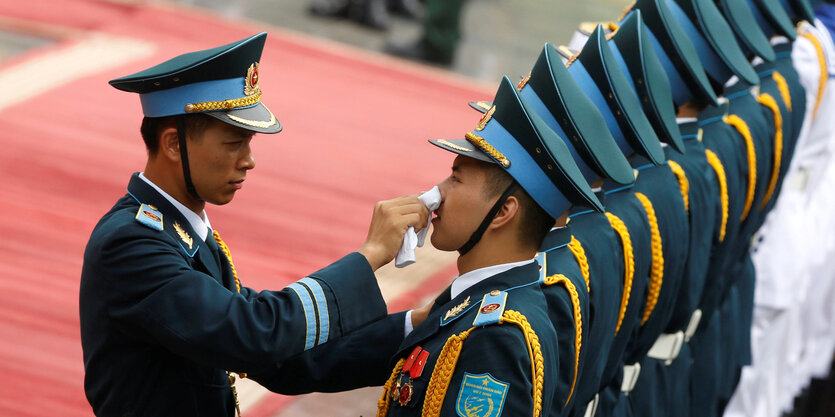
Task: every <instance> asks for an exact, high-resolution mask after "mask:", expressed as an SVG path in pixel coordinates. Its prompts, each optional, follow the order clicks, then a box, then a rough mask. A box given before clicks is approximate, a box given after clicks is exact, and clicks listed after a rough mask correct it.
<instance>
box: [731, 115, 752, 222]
mask: <svg viewBox="0 0 835 417" xmlns="http://www.w3.org/2000/svg"><path fill="white" fill-rule="evenodd" d="M725 123H727V124H729V125H731V126H733V127H734V128H735V129H736V130H737V131H738V132H739V134H740V135H742V138H743V139H744V140H745V148H746V150H747V154H748V191H747V192H746V193H745V207H744V208H743V209H742V216H740V218H739V221H744V220H745V219H746V218H748V212H749V211H750V210H751V204H753V203H754V190H755V189H756V188H757V153H756V151H755V150H754V139H753V138H752V137H751V130H750V129H749V128H748V124H747V123H745V121H744V120H742V118H740V117H739V116H737V115H735V114H732V115H729V116H728V117H726V118H725Z"/></svg>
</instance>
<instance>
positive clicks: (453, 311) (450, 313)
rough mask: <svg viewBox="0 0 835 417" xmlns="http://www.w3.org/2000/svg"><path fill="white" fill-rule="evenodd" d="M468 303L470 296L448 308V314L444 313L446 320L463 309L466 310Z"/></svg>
mask: <svg viewBox="0 0 835 417" xmlns="http://www.w3.org/2000/svg"><path fill="white" fill-rule="evenodd" d="M468 305H470V297H467V298H466V299H465V300H464V301H462V302H461V304H458V305H457V306H455V307H452V308H451V309H449V310H447V312H446V314H444V321H446V320H448V319H450V318H452V317H455V316H457V315H458V314H460V313H461V312H462V311H464V309H465V308H467V306H468Z"/></svg>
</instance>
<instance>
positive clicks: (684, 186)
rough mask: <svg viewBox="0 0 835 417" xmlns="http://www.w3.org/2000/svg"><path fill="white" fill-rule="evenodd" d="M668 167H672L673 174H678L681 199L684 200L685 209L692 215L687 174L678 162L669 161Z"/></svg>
mask: <svg viewBox="0 0 835 417" xmlns="http://www.w3.org/2000/svg"><path fill="white" fill-rule="evenodd" d="M667 165H669V166H670V170H671V171H673V174H676V178H677V179H678V188H679V190H681V199H682V200H684V209H685V210H687V212H688V213H690V181H688V180H687V174H686V173H685V172H684V168H682V167H681V165H679V164H678V162H676V161H673V160H669V161H667Z"/></svg>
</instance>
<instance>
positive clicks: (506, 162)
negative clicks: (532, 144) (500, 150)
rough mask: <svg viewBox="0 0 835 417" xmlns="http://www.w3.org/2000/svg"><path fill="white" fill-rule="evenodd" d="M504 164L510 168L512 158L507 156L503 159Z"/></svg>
mask: <svg viewBox="0 0 835 417" xmlns="http://www.w3.org/2000/svg"><path fill="white" fill-rule="evenodd" d="M502 166H503V167H505V168H510V160H509V159H507V158H505V159H502Z"/></svg>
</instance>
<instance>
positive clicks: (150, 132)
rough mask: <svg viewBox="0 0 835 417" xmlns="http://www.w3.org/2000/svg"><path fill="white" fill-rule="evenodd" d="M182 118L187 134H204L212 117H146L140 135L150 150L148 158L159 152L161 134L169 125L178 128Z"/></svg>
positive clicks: (194, 115)
mask: <svg viewBox="0 0 835 417" xmlns="http://www.w3.org/2000/svg"><path fill="white" fill-rule="evenodd" d="M181 118H182V119H183V123H184V125H185V128H186V132H191V133H203V131H204V130H206V128H207V127H208V126H209V120H210V119H211V116H207V115H205V114H200V113H195V114H182V115H177V116H166V117H145V118H144V119H142V126H141V127H140V128H139V133H141V134H142V140H143V141H144V142H145V147H146V148H147V149H148V156H150V157H154V156H156V155H157V152H158V151H159V132H160V131H161V130H162V129H163V128H164V127H167V126H169V125H174V126H176V125H177V121H178V120H179V119H181Z"/></svg>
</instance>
